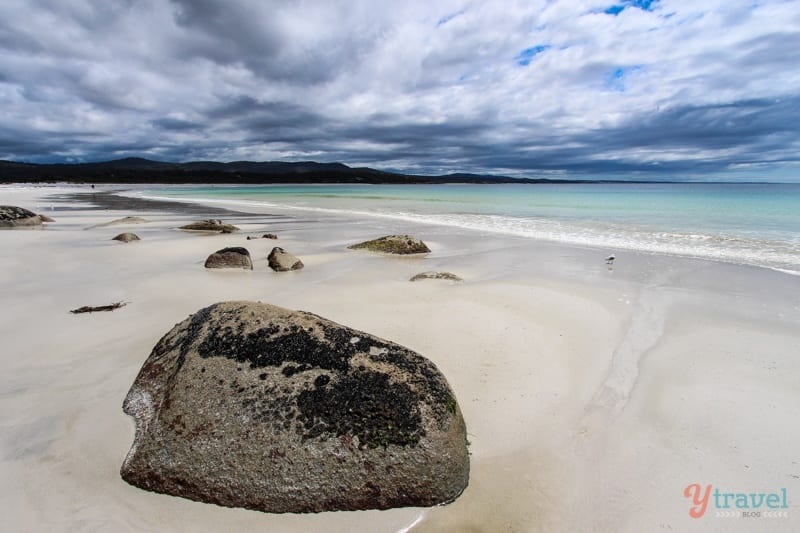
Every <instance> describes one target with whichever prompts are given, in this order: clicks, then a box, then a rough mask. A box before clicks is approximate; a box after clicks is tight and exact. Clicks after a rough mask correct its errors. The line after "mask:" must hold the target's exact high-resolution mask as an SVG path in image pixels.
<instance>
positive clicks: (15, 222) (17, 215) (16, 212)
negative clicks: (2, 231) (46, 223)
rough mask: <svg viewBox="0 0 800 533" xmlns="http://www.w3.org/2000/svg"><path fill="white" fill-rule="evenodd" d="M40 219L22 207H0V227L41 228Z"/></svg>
mask: <svg viewBox="0 0 800 533" xmlns="http://www.w3.org/2000/svg"><path fill="white" fill-rule="evenodd" d="M41 225H42V217H40V216H39V215H37V214H36V213H34V212H33V211H28V210H27V209H23V208H22V207H16V206H13V205H0V227H3V228H19V227H30V226H41Z"/></svg>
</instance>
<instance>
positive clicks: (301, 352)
mask: <svg viewBox="0 0 800 533" xmlns="http://www.w3.org/2000/svg"><path fill="white" fill-rule="evenodd" d="M198 314H199V313H198ZM198 320H200V319H198ZM192 322H193V323H194V319H193V321H192ZM191 327H192V325H190V328H191ZM321 329H322V332H323V334H324V336H325V338H324V340H323V339H320V338H318V337H317V336H315V335H313V334H312V333H310V332H308V331H306V330H305V329H302V328H298V327H296V326H293V327H292V328H290V330H289V331H288V332H287V331H286V329H285V328H284V329H283V331H282V330H281V328H280V327H279V326H277V325H274V324H270V325H268V326H266V327H263V328H260V329H258V330H256V331H253V332H251V333H248V334H242V333H240V331H241V330H239V329H238V328H237V327H234V326H227V327H224V328H220V329H215V330H212V331H209V332H207V333H206V335H205V337H204V338H203V340H202V342H201V343H200V345H199V346H198V347H197V353H198V354H200V357H203V358H209V357H226V358H228V359H233V360H235V361H236V362H238V363H249V364H250V368H264V367H267V366H281V365H283V364H284V363H287V362H292V363H297V366H294V365H291V366H286V367H285V368H284V369H283V374H284V375H285V376H287V377H290V376H292V375H294V374H296V373H297V372H304V371H306V370H309V369H312V368H324V369H326V370H346V369H347V368H348V366H349V360H350V358H351V357H353V355H355V354H356V353H358V352H359V351H363V350H364V349H365V348H366V347H367V346H368V344H369V343H367V342H366V341H365V340H363V339H362V340H360V341H359V342H358V343H351V342H350V339H351V338H352V335H351V334H350V333H349V332H348V331H347V330H344V329H337V328H332V327H322V328H321Z"/></svg>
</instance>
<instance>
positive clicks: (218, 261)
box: [205, 246, 253, 270]
mask: <svg viewBox="0 0 800 533" xmlns="http://www.w3.org/2000/svg"><path fill="white" fill-rule="evenodd" d="M205 267H206V268H244V269H247V270H253V261H252V260H251V259H250V252H248V251H247V248H242V247H239V246H233V247H230V248H223V249H222V250H217V251H216V252H214V253H213V254H211V255H209V256H208V259H206V264H205Z"/></svg>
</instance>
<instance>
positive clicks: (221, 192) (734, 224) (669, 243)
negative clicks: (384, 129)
mask: <svg viewBox="0 0 800 533" xmlns="http://www.w3.org/2000/svg"><path fill="white" fill-rule="evenodd" d="M143 195H144V196H149V197H154V198H155V197H170V198H173V199H177V198H183V199H187V200H211V201H215V202H222V203H224V204H230V206H231V207H235V206H236V205H240V206H241V205H245V204H246V205H248V206H249V207H250V208H255V209H263V210H264V212H265V213H268V212H270V209H276V208H285V209H291V210H305V211H316V212H325V213H330V214H341V215H358V216H373V217H382V218H394V219H399V220H408V221H415V222H422V223H428V224H438V225H445V226H454V227H461V228H466V229H471V230H479V231H485V232H491V233H503V234H510V235H517V236H521V237H529V238H533V239H545V240H550V241H556V242H564V243H570V244H581V245H589V246H599V247H603V248H617V249H628V250H640V251H649V252H656V253H667V254H674V255H687V256H693V257H702V258H708V259H716V260H721V261H728V262H734V263H742V264H750V265H757V266H764V267H769V268H776V269H781V270H786V271H790V273H800V184H698V183H680V184H544V185H522V184H521V185H513V184H510V185H509V184H502V185H292V186H257V187H253V186H216V187H208V186H193V187H169V188H164V189H158V190H150V191H147V192H145V193H143Z"/></svg>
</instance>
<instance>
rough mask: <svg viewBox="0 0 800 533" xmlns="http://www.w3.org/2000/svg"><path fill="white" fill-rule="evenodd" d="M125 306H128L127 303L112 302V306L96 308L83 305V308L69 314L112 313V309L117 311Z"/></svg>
mask: <svg viewBox="0 0 800 533" xmlns="http://www.w3.org/2000/svg"><path fill="white" fill-rule="evenodd" d="M126 305H128V302H114V303H113V304H109V305H98V306H96V307H92V306H89V305H84V306H83V307H79V308H77V309H73V310H71V311H70V313H72V314H74V315H77V314H78V313H94V312H95V311H113V310H114V309H119V308H120V307H124V306H126Z"/></svg>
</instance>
